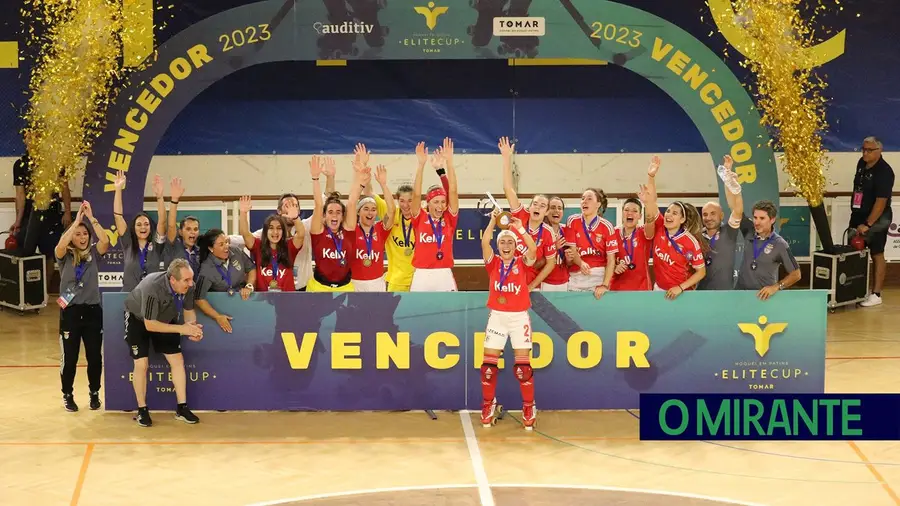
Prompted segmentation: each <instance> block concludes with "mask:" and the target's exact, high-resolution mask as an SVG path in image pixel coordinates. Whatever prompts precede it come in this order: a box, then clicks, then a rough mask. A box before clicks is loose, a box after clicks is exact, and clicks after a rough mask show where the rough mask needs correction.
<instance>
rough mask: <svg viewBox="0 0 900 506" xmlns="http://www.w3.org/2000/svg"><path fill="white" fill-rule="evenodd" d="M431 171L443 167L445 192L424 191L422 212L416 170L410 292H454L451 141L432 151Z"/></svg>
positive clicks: (455, 200)
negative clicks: (425, 207)
mask: <svg viewBox="0 0 900 506" xmlns="http://www.w3.org/2000/svg"><path fill="white" fill-rule="evenodd" d="M432 165H434V166H435V167H444V166H446V170H447V180H448V183H449V188H450V189H449V191H445V190H444V188H442V187H440V186H433V187H431V188H429V189H428V195H426V197H425V201H426V203H427V204H426V205H427V210H426V209H422V172H423V165H421V164H420V165H419V166H418V168H417V169H416V179H415V181H414V182H413V201H412V205H411V207H412V211H413V213H415V214H414V216H413V219H412V225H413V230H415V233H416V248H415V251H414V252H413V260H412V264H413V267H415V269H416V270H415V272H414V273H413V279H412V285H410V288H409V290H410V291H411V292H455V291H456V279H454V278H453V270H452V268H453V238H454V236H455V235H456V224H457V222H458V220H459V193H458V190H457V184H456V169H454V167H453V141H452V140H450V138H449V137H447V138H445V139H444V146H443V147H442V148H438V149H437V150H435V152H434V155H433V157H432Z"/></svg>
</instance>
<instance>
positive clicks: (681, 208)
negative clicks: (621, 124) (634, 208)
mask: <svg viewBox="0 0 900 506" xmlns="http://www.w3.org/2000/svg"><path fill="white" fill-rule="evenodd" d="M659 165H660V160H659V157H658V156H654V157H653V158H652V159H651V161H650V167H649V168H648V169H647V176H648V180H647V190H646V200H645V201H644V204H645V209H646V211H645V214H644V219H645V221H646V225H645V226H644V235H645V237H646V238H647V239H652V240H653V274H654V275H655V276H656V286H655V287H654V290H661V291H665V292H666V298H667V299H669V300H672V299H674V298H675V297H678V296H679V295H681V294H682V293H684V291H685V290H689V289H692V288H693V287H695V286H696V285H697V283H699V282H700V280H701V279H703V277H704V276H706V262H705V261H704V260H703V249H704V248H703V246H702V243H701V241H702V240H703V236H702V235H700V227H701V220H700V213H698V212H697V208H695V207H694V206H693V205H691V204H685V203H684V202H679V201H676V202H674V203H672V204H671V205H670V206H669V207H668V208H667V209H666V214H665V216H663V215H661V214H660V213H659V208H658V207H657V203H656V179H655V178H656V173H657V172H658V171H659ZM691 269H693V273H691Z"/></svg>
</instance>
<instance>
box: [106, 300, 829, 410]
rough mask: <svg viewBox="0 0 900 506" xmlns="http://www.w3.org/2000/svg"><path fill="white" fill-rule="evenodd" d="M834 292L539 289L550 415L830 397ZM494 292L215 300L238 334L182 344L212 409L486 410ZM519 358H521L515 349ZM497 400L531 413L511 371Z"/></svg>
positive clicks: (110, 356)
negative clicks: (763, 397) (740, 396)
mask: <svg viewBox="0 0 900 506" xmlns="http://www.w3.org/2000/svg"><path fill="white" fill-rule="evenodd" d="M826 295H827V292H824V291H813V290H791V291H786V292H782V293H778V294H777V295H776V296H775V297H773V298H772V299H770V300H769V301H760V300H758V299H757V298H756V297H755V294H754V293H753V292H743V291H731V292H691V293H685V294H683V295H681V296H680V297H679V298H677V299H676V300H674V301H668V300H665V299H664V297H663V294H662V293H661V292H631V293H610V294H607V295H605V296H604V297H603V299H602V300H600V301H597V300H595V299H594V298H593V296H592V294H589V293H532V295H531V298H532V303H533V308H532V310H531V324H532V325H533V328H532V329H531V334H532V337H533V342H534V350H533V361H532V364H533V367H534V369H535V376H534V377H535V391H536V402H537V405H538V406H539V407H540V408H541V409H544V410H590V409H634V408H638V406H639V394H641V393H643V392H653V393H746V392H758V393H764V392H776V393H823V392H824V386H825V333H826V332H825V331H826ZM125 296H126V295H125V294H123V293H105V294H104V295H103V310H104V335H105V344H104V361H105V368H104V370H105V375H106V376H105V388H106V409H108V410H132V409H134V408H135V400H134V393H133V390H132V386H131V376H132V360H131V358H130V356H129V351H130V350H129V347H128V345H127V344H126V343H125V341H124V339H123V332H124V319H123V311H124V298H125ZM486 300H487V293H485V292H464V293H463V292H461V293H401V294H393V293H347V294H330V293H315V294H312V293H257V294H254V295H252V296H251V298H250V299H249V300H247V301H244V300H242V299H241V298H240V296H228V295H227V294H224V293H215V294H211V295H210V297H209V302H210V303H211V304H212V305H213V307H215V308H216V309H217V310H218V311H219V312H222V313H225V314H228V315H230V316H232V317H233V318H234V319H233V320H232V322H231V323H232V326H233V333H230V334H228V333H225V332H224V331H222V330H221V329H220V328H219V327H218V326H217V325H216V324H215V323H214V322H212V321H211V320H209V319H208V318H206V317H205V316H203V315H202V314H200V313H199V312H198V315H199V316H198V317H199V319H200V321H201V322H202V323H203V324H204V338H203V340H202V341H200V342H191V341H189V340H188V339H187V338H184V339H183V343H184V344H183V349H184V356H185V363H186V366H187V374H188V396H189V403H190V405H191V406H192V407H193V408H194V409H198V410H331V411H369V410H460V409H470V410H473V409H474V410H477V409H480V406H481V382H480V372H479V367H480V365H481V353H482V349H483V342H484V332H485V324H486V322H487V316H488V309H487V308H486V307H485V302H486ZM504 355H505V356H506V357H507V359H511V357H512V351H511V349H509V348H507V349H506V350H505V354H504ZM501 368H502V370H501V376H500V381H499V385H498V390H497V397H498V400H499V401H500V402H501V403H505V404H506V405H508V406H511V407H513V408H516V409H517V408H518V407H519V402H520V394H519V385H518V381H517V380H516V379H515V377H514V376H513V373H512V371H511V367H510V363H509V362H507V363H506V364H501ZM147 390H148V391H147V397H148V398H147V401H148V406H149V407H150V408H151V409H156V410H163V409H166V410H170V409H174V406H175V395H174V391H173V388H172V382H171V377H170V374H169V368H168V365H167V364H166V362H165V360H164V358H163V357H161V356H158V355H152V356H151V362H150V372H149V383H148V389H147Z"/></svg>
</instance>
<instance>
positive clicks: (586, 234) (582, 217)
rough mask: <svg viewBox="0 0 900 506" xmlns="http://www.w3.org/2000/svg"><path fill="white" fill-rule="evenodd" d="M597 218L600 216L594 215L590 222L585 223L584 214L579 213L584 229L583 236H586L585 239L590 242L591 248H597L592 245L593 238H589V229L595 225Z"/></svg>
mask: <svg viewBox="0 0 900 506" xmlns="http://www.w3.org/2000/svg"><path fill="white" fill-rule="evenodd" d="M599 219H600V216H594V219H593V220H591V224H590V225H587V224H586V223H585V222H584V215H581V228H582V230H584V235H585V237H587V240H588V242H589V243H590V244H591V248H593V249H597V247H596V246H594V240H593V239H591V232H590V230H591V229H593V228H594V227H595V226H596V225H597V220H599Z"/></svg>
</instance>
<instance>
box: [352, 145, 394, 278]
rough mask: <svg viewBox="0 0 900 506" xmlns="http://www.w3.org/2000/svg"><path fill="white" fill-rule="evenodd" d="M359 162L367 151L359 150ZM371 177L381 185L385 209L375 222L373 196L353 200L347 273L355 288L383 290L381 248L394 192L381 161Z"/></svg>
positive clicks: (388, 230) (391, 216)
mask: <svg viewBox="0 0 900 506" xmlns="http://www.w3.org/2000/svg"><path fill="white" fill-rule="evenodd" d="M363 153H364V154H363V155H362V156H363V157H364V159H363V160H362V162H361V163H362V165H363V166H365V165H366V162H368V157H369V155H368V153H365V152H363ZM375 180H376V181H378V184H379V185H381V192H382V193H383V194H384V202H385V207H386V211H385V213H384V218H383V219H382V220H381V221H379V222H378V223H376V222H375V216H376V215H377V214H378V205H377V202H376V201H375V198H373V197H363V198H361V199H359V203H357V204H356V209H357V214H358V215H359V223H358V224H357V226H356V244H355V247H354V252H353V257H352V258H351V259H350V273H351V275H352V276H353V288H354V289H355V290H356V291H357V292H385V291H387V287H386V286H385V283H384V248H385V241H386V240H387V239H388V237H389V236H390V235H391V229H392V227H393V226H394V196H393V195H392V194H391V191H390V189H388V185H387V169H386V168H385V167H384V165H379V166H378V167H377V168H376V172H375Z"/></svg>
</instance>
